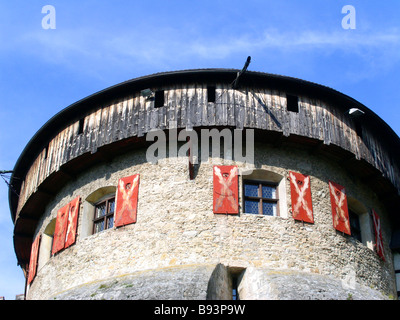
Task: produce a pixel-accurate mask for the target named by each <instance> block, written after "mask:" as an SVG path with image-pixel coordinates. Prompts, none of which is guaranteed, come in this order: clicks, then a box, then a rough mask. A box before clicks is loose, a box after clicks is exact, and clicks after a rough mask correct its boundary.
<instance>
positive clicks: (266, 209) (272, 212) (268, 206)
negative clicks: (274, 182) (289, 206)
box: [263, 202, 276, 216]
mask: <svg viewBox="0 0 400 320" xmlns="http://www.w3.org/2000/svg"><path fill="white" fill-rule="evenodd" d="M263 214H264V215H267V216H276V203H269V202H263Z"/></svg>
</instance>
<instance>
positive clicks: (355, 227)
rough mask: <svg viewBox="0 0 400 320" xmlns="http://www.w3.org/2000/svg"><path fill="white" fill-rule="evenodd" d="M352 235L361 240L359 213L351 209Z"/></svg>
mask: <svg viewBox="0 0 400 320" xmlns="http://www.w3.org/2000/svg"><path fill="white" fill-rule="evenodd" d="M349 219H350V230H351V236H352V237H353V238H354V239H357V240H358V241H360V242H361V225H360V218H359V217H358V214H357V213H355V212H354V211H352V210H350V209H349Z"/></svg>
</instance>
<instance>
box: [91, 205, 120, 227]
mask: <svg viewBox="0 0 400 320" xmlns="http://www.w3.org/2000/svg"><path fill="white" fill-rule="evenodd" d="M114 209H115V198H114V197H112V198H109V199H107V200H104V201H102V202H100V203H98V204H97V205H96V206H95V212H94V219H93V233H97V232H100V231H103V230H106V229H110V228H112V227H113V226H114Z"/></svg>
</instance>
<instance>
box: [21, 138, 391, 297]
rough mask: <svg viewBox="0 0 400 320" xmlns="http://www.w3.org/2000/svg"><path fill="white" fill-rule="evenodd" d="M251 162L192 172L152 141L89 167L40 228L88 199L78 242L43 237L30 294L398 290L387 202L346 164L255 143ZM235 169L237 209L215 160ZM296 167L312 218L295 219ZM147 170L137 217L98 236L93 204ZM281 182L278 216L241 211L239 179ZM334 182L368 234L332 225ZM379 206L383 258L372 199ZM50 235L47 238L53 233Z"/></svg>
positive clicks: (205, 165)
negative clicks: (221, 201)
mask: <svg viewBox="0 0 400 320" xmlns="http://www.w3.org/2000/svg"><path fill="white" fill-rule="evenodd" d="M254 156H255V159H254V168H249V167H248V166H247V165H246V164H245V163H241V162H234V161H228V160H224V157H220V158H215V157H214V158H211V157H210V158H209V161H208V162H200V163H199V164H198V165H196V166H195V177H194V179H190V178H189V175H188V157H186V156H181V157H175V158H165V159H160V160H159V161H158V163H156V164H152V163H149V162H148V161H147V160H146V148H141V149H137V150H133V151H130V152H128V153H126V154H124V155H121V156H118V157H115V158H113V159H111V160H109V161H107V162H104V163H100V164H98V165H96V166H92V167H90V169H88V170H86V171H85V172H84V173H82V174H80V175H78V176H76V177H75V178H74V179H73V180H71V181H69V182H67V183H66V184H65V185H64V186H63V187H62V188H61V190H60V192H58V193H57V194H56V196H55V197H54V198H53V199H52V200H51V201H50V202H49V204H48V205H47V206H46V208H45V212H44V214H43V215H42V217H41V219H40V221H39V223H38V225H37V228H36V231H35V234H47V235H48V237H49V239H51V236H52V235H51V233H52V232H54V221H55V219H56V216H57V211H58V210H59V209H60V208H61V207H63V206H64V205H65V204H67V203H68V202H70V201H71V200H72V199H74V198H76V197H77V196H80V197H81V204H80V211H79V217H78V229H77V238H76V243H75V244H73V245H72V246H70V247H68V248H66V249H64V250H62V251H61V252H59V253H57V254H55V255H54V256H51V254H50V250H51V245H46V244H43V243H45V241H43V236H42V243H41V246H40V248H39V257H40V258H39V261H38V267H37V273H36V276H35V279H34V280H33V282H31V284H30V285H29V287H28V290H27V298H28V299H231V298H232V288H234V287H236V290H237V292H238V294H239V297H240V298H241V299H348V298H349V297H351V298H355V299H386V298H388V297H390V296H393V295H395V292H396V289H395V287H394V281H393V265H392V263H391V262H390V261H391V253H390V249H389V243H388V237H389V236H390V234H389V233H390V231H389V230H390V228H389V225H388V223H389V222H388V221H389V220H388V218H387V216H386V213H385V209H384V208H383V207H382V204H381V203H380V200H379V199H378V197H377V196H376V194H375V193H374V192H373V191H371V190H370V189H369V188H368V187H367V186H366V185H365V184H363V182H362V181H360V180H359V179H358V178H355V177H353V176H351V175H350V174H349V173H348V171H346V170H344V169H343V168H342V167H341V166H340V164H338V163H336V162H334V161H330V160H329V159H326V158H323V157H320V156H318V155H310V154H309V153H308V152H306V151H304V150H302V149H301V148H286V147H282V148H274V147H272V146H268V145H264V144H262V143H256V144H255V150H254ZM214 165H237V166H238V168H239V179H238V180H239V182H238V183H239V190H240V191H239V214H238V215H226V214H215V213H213V166H214ZM289 171H295V172H300V173H302V174H306V175H309V176H310V183H311V193H312V206H313V214H314V223H302V222H299V221H296V220H294V219H293V218H292V213H291V208H292V207H291V192H290V183H289V181H288V173H289ZM133 174H139V175H140V185H139V194H138V207H137V221H136V223H134V224H130V225H127V226H124V227H119V228H115V227H113V228H110V229H107V230H104V231H101V232H98V233H95V234H93V217H94V209H93V208H94V204H95V203H96V202H97V201H99V200H101V199H105V198H107V196H108V195H113V194H115V190H116V188H117V183H118V180H119V179H120V178H122V177H126V176H130V175H133ZM249 177H253V178H254V177H255V178H257V180H259V179H262V178H265V179H267V180H271V179H272V180H274V181H273V182H274V183H276V184H277V189H278V194H279V196H278V197H279V203H278V209H279V210H278V212H279V215H278V216H265V215H254V214H248V213H245V212H244V211H245V210H244V202H243V191H242V190H243V181H244V179H247V178H249ZM329 181H335V182H337V183H339V184H341V185H343V186H345V187H346V193H347V196H348V205H349V208H350V209H352V211H354V212H356V214H357V215H358V216H359V220H360V225H361V241H359V240H357V239H355V238H353V237H350V236H347V235H345V234H343V233H341V232H338V231H336V230H335V229H334V228H333V226H332V211H331V210H332V209H331V202H330V193H329V186H328V182H329ZM370 208H375V210H377V211H379V212H380V216H381V221H382V233H383V243H384V249H385V253H386V256H387V259H386V261H383V260H382V259H380V258H379V256H378V255H377V254H376V252H375V251H374V246H373V241H374V240H373V239H374V238H373V227H372V222H371V220H370V216H369V209H370ZM49 239H48V240H49Z"/></svg>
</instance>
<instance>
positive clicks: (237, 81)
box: [232, 56, 251, 89]
mask: <svg viewBox="0 0 400 320" xmlns="http://www.w3.org/2000/svg"><path fill="white" fill-rule="evenodd" d="M250 61H251V57H250V56H248V57H247V60H246V62H245V64H244V66H243V69H242V70H241V71H239V72H238V73H237V76H236V79H235V81H233V83H232V88H233V89H236V88H237V86H238V83H239V78H240V77H241V76H242V74H243V73H245V72H246V70H247V67H248V66H249V64H250Z"/></svg>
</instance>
